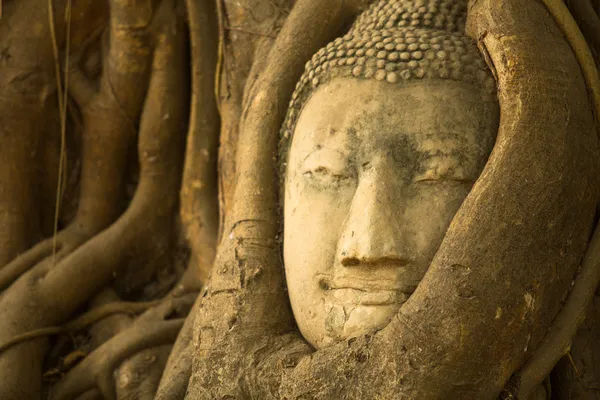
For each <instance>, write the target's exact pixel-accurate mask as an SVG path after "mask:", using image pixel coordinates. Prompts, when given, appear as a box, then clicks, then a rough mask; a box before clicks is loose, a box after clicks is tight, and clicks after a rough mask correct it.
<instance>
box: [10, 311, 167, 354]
mask: <svg viewBox="0 0 600 400" xmlns="http://www.w3.org/2000/svg"><path fill="white" fill-rule="evenodd" d="M157 304H159V301H147V302H137V303H136V302H118V303H109V304H106V305H104V306H100V307H96V308H93V309H91V310H90V311H88V312H87V313H85V314H82V315H80V316H79V317H77V318H76V319H74V320H73V321H70V322H68V323H66V324H64V325H63V326H53V327H48V328H41V329H36V330H33V331H30V332H26V333H23V334H21V335H18V336H16V337H14V338H12V339H11V340H9V341H8V342H6V343H2V344H0V354H2V352H4V351H5V350H7V349H9V348H10V347H12V346H14V345H16V344H19V343H22V342H26V341H28V340H33V339H37V338H40V337H45V336H50V335H59V334H64V333H74V332H78V331H81V330H83V329H85V328H87V327H88V326H90V325H92V324H94V323H96V322H98V321H100V320H101V319H103V318H106V317H108V316H110V315H114V314H138V313H140V312H143V311H145V310H147V309H148V308H150V307H153V306H155V305H157Z"/></svg>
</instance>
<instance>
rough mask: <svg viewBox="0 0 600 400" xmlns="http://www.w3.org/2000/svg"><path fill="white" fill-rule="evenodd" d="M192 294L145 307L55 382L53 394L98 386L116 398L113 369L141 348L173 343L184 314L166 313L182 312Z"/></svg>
mask: <svg viewBox="0 0 600 400" xmlns="http://www.w3.org/2000/svg"><path fill="white" fill-rule="evenodd" d="M195 297H196V296H195V294H191V295H186V296H183V297H181V298H172V297H170V298H168V299H167V300H165V301H163V302H162V303H161V304H160V305H159V306H157V307H155V308H152V309H150V310H148V311H146V313H144V314H143V315H142V316H140V317H139V318H138V320H136V321H135V322H134V324H133V325H132V326H131V327H130V328H128V329H126V330H124V331H123V332H121V333H119V334H117V335H116V336H115V337H113V338H111V339H110V340H109V341H107V342H106V343H104V344H103V345H101V346H100V347H98V348H97V349H96V350H95V351H93V352H92V353H91V354H90V355H89V356H88V357H86V358H85V359H84V360H83V361H82V362H81V363H79V364H78V365H77V366H76V367H75V368H73V369H72V370H71V371H70V372H69V373H68V374H67V375H66V376H65V378H64V379H63V380H62V381H60V382H58V383H57V384H56V385H55V387H54V388H53V395H52V398H53V399H55V400H63V399H65V400H66V399H70V398H72V397H74V396H77V395H78V394H81V393H84V392H85V391H87V390H88V389H90V388H93V387H97V388H98V389H99V390H100V392H101V393H102V395H103V396H104V397H105V398H106V399H115V390H116V389H115V382H114V378H113V372H114V370H115V369H116V368H117V367H118V365H119V364H120V363H121V362H123V361H124V360H126V359H127V358H129V357H131V356H132V355H134V354H136V353H138V352H139V351H141V350H144V349H148V348H152V347H156V346H160V345H164V344H169V343H173V342H174V341H175V339H176V337H177V335H178V333H179V331H180V329H181V327H182V326H183V323H184V318H177V319H172V320H171V319H169V317H170V316H171V315H172V314H173V313H174V312H176V313H177V314H185V313H186V312H187V310H189V307H190V306H191V305H192V302H193V301H194V298H195ZM182 308H183V309H182Z"/></svg>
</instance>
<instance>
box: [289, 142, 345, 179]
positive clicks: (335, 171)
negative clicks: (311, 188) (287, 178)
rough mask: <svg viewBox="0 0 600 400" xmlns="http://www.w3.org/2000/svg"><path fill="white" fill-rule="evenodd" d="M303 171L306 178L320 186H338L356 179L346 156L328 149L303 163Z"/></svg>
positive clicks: (315, 152) (316, 153) (312, 155)
mask: <svg viewBox="0 0 600 400" xmlns="http://www.w3.org/2000/svg"><path fill="white" fill-rule="evenodd" d="M301 171H302V175H303V176H304V177H305V178H307V179H309V180H310V181H311V183H314V184H317V185H319V186H337V185H340V184H344V183H345V182H349V181H351V180H352V178H353V177H354V173H353V170H352V168H351V167H350V165H349V163H348V160H347V158H346V156H345V155H344V154H342V153H341V152H339V151H338V150H334V149H328V148H322V149H319V150H316V151H314V152H312V153H311V154H309V155H308V156H307V157H306V158H305V159H304V162H303V163H302V167H301Z"/></svg>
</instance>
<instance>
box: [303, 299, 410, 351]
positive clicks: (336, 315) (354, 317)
mask: <svg viewBox="0 0 600 400" xmlns="http://www.w3.org/2000/svg"><path fill="white" fill-rule="evenodd" d="M401 305H402V303H400V302H399V303H393V304H389V303H388V304H377V305H365V304H348V303H346V304H341V303H340V302H339V301H335V300H334V301H331V302H329V304H328V305H327V306H326V309H327V310H328V311H325V310H324V311H325V313H324V315H323V314H322V317H323V319H322V320H321V322H320V323H316V324H315V325H320V328H319V329H318V330H319V331H320V333H317V332H315V331H312V332H310V333H312V335H311V334H308V335H307V333H309V332H303V334H304V336H305V338H307V339H308V340H309V342H310V343H311V344H312V345H313V346H314V347H315V348H317V349H319V348H323V347H327V346H330V345H333V344H336V343H339V342H342V341H344V340H347V339H350V338H354V337H358V336H361V335H364V334H366V333H372V332H374V331H377V330H380V329H383V328H385V327H386V326H387V325H388V324H389V323H390V321H391V320H392V319H393V318H394V316H395V315H396V314H397V313H398V310H399V309H400V307H401ZM315 322H317V321H315ZM315 325H313V326H315ZM315 333H317V334H316V335H315Z"/></svg>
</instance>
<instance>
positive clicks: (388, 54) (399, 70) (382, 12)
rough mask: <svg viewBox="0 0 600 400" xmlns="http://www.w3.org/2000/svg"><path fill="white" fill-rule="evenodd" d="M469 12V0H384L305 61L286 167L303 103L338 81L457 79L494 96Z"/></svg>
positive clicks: (285, 137) (284, 140) (288, 128)
mask: <svg viewBox="0 0 600 400" xmlns="http://www.w3.org/2000/svg"><path fill="white" fill-rule="evenodd" d="M466 13H467V0H458V1H456V0H380V1H378V2H376V3H374V4H373V5H372V6H371V7H370V8H368V9H367V10H366V11H365V12H363V13H362V14H361V15H360V16H359V17H358V18H357V20H356V21H355V23H354V24H353V25H352V27H351V28H350V30H349V32H348V33H347V34H346V35H344V36H343V37H339V38H337V39H336V40H334V41H333V42H331V43H329V44H328V45H327V46H325V47H323V48H322V49H320V50H319V51H318V52H317V53H316V54H315V55H314V56H313V57H312V59H311V60H310V61H308V62H307V63H306V68H305V71H304V74H303V75H302V77H301V79H300V80H299V81H298V83H297V85H296V89H295V90H294V93H293V95H292V99H291V101H290V104H289V107H288V112H287V115H286V118H285V122H284V124H283V127H282V130H281V135H282V137H281V142H280V158H279V159H280V161H281V162H280V166H281V167H282V169H283V170H284V169H285V160H286V155H287V149H288V147H289V142H290V140H291V137H292V134H293V131H294V128H295V125H296V122H297V119H298V115H299V114H300V111H301V109H302V107H303V105H304V104H305V103H306V101H307V100H308V98H309V97H310V95H311V94H312V93H313V92H314V91H315V90H316V89H317V88H318V87H319V86H320V85H322V84H324V83H326V82H328V81H330V80H332V79H334V78H336V77H351V78H356V79H375V80H378V81H385V82H388V83H390V84H402V83H410V82H415V81H419V80H424V79H441V80H453V81H458V82H465V83H468V84H471V85H473V86H475V87H478V88H480V89H481V91H482V93H484V94H486V95H489V96H495V93H496V83H495V80H494V78H493V76H492V74H491V72H490V70H489V69H488V67H487V65H486V63H485V60H484V59H483V57H482V56H481V54H480V52H479V50H478V49H477V46H476V45H475V43H474V41H473V39H471V38H470V37H468V36H467V35H466V34H465V32H464V30H465V22H466ZM283 170H282V172H284V171H283ZM282 176H283V174H282Z"/></svg>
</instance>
